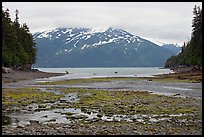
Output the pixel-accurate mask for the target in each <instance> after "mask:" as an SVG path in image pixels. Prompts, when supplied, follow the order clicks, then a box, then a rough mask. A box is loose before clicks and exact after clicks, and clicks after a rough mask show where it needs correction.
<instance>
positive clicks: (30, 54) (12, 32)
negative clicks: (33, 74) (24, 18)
mask: <svg viewBox="0 0 204 137" xmlns="http://www.w3.org/2000/svg"><path fill="white" fill-rule="evenodd" d="M18 14H19V11H18V10H16V11H15V19H14V21H12V20H11V18H10V13H9V9H6V10H3V7H2V67H10V68H13V69H15V70H30V69H31V66H32V64H34V63H35V61H36V48H35V42H34V40H33V36H32V34H31V33H30V31H29V27H28V26H27V24H26V23H23V24H20V23H19V15H18Z"/></svg>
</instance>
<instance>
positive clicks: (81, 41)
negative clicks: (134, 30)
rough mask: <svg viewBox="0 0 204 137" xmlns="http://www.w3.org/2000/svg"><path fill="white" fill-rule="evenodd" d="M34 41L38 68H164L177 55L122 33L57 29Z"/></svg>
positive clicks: (106, 29)
mask: <svg viewBox="0 0 204 137" xmlns="http://www.w3.org/2000/svg"><path fill="white" fill-rule="evenodd" d="M33 37H34V39H35V42H36V43H37V44H36V47H37V51H38V52H37V62H36V64H34V67H154V66H155V67H160V66H164V63H165V61H166V59H167V58H169V57H170V56H172V55H175V54H176V53H175V52H173V51H171V50H169V49H166V48H164V47H160V46H158V45H156V44H154V43H152V42H150V41H148V40H145V39H143V38H141V37H139V36H135V35H133V34H131V33H129V32H127V31H124V30H122V29H113V28H93V29H90V28H56V29H54V30H50V31H44V32H38V33H35V34H34V35H33ZM45 53H46V54H45Z"/></svg>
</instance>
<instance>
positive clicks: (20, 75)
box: [2, 71, 65, 84]
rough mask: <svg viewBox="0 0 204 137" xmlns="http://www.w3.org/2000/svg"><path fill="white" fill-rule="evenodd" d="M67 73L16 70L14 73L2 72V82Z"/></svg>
mask: <svg viewBox="0 0 204 137" xmlns="http://www.w3.org/2000/svg"><path fill="white" fill-rule="evenodd" d="M62 75H65V73H48V72H42V71H35V72H34V71H14V72H13V73H2V84H3V83H12V82H17V81H21V80H30V79H36V78H48V77H53V76H62Z"/></svg>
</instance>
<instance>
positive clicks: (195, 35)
mask: <svg viewBox="0 0 204 137" xmlns="http://www.w3.org/2000/svg"><path fill="white" fill-rule="evenodd" d="M196 65H198V66H201V65H202V9H200V7H199V6H196V5H195V7H194V8H193V20H192V33H191V40H190V41H189V42H187V43H184V45H183V47H182V51H181V52H180V53H179V54H178V55H176V56H171V57H170V58H169V59H167V61H166V63H165V67H178V66H187V67H188V66H196Z"/></svg>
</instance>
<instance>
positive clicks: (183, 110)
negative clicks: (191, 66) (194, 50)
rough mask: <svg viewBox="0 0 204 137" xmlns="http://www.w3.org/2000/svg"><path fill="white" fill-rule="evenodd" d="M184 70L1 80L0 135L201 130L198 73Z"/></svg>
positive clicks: (189, 132) (192, 132)
mask: <svg viewBox="0 0 204 137" xmlns="http://www.w3.org/2000/svg"><path fill="white" fill-rule="evenodd" d="M186 75H188V76H186V78H185V76H184V74H182V75H179V77H178V75H174V76H172V75H162V76H160V77H143V78H139V77H137V78H128V77H126V78H124V77H122V78H121V77H115V78H87V79H73V80H71V79H70V80H61V81H48V82H45V81H44V82H42V81H41V82H39V81H33V80H32V82H31V81H30V82H29V81H27V82H22V81H20V82H19V83H20V84H19V83H18V84H16V85H15V84H14V85H13V86H12V84H11V83H10V85H9V86H8V85H7V86H6V84H5V86H3V88H2V112H3V126H2V134H3V135H9V134H13V135H20V134H23V135H25V134H32V135H33V134H35V135H49V134H52V135H60V134H61V135H66V134H67V135H68V134H69V135H97V134H100V135H111V134H114V135H118V134H121V135H149V134H150V135H151V134H158V135H174V134H178V135H201V134H202V99H201V95H202V94H200V92H199V91H202V85H201V82H200V80H201V81H202V78H201V79H200V76H199V75H198V74H195V75H194V74H191V76H189V74H186ZM201 76H202V74H201ZM21 84H22V85H21ZM133 85H134V86H133ZM141 85H143V86H144V85H148V86H149V88H151V87H152V89H154V90H156V89H157V90H165V89H166V91H163V92H167V93H168V92H171V91H172V94H169V95H166V94H154V90H153V91H152V92H151V90H145V88H144V89H140V88H141ZM157 85H160V86H161V87H164V88H163V89H160V88H158V87H157ZM136 87H137V88H136ZM154 87H157V88H154ZM146 88H147V87H146ZM137 89H140V90H137ZM182 92H188V93H191V94H182ZM195 92H199V93H198V94H199V95H198V96H194V94H197V93H195ZM185 95H186V96H185Z"/></svg>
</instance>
